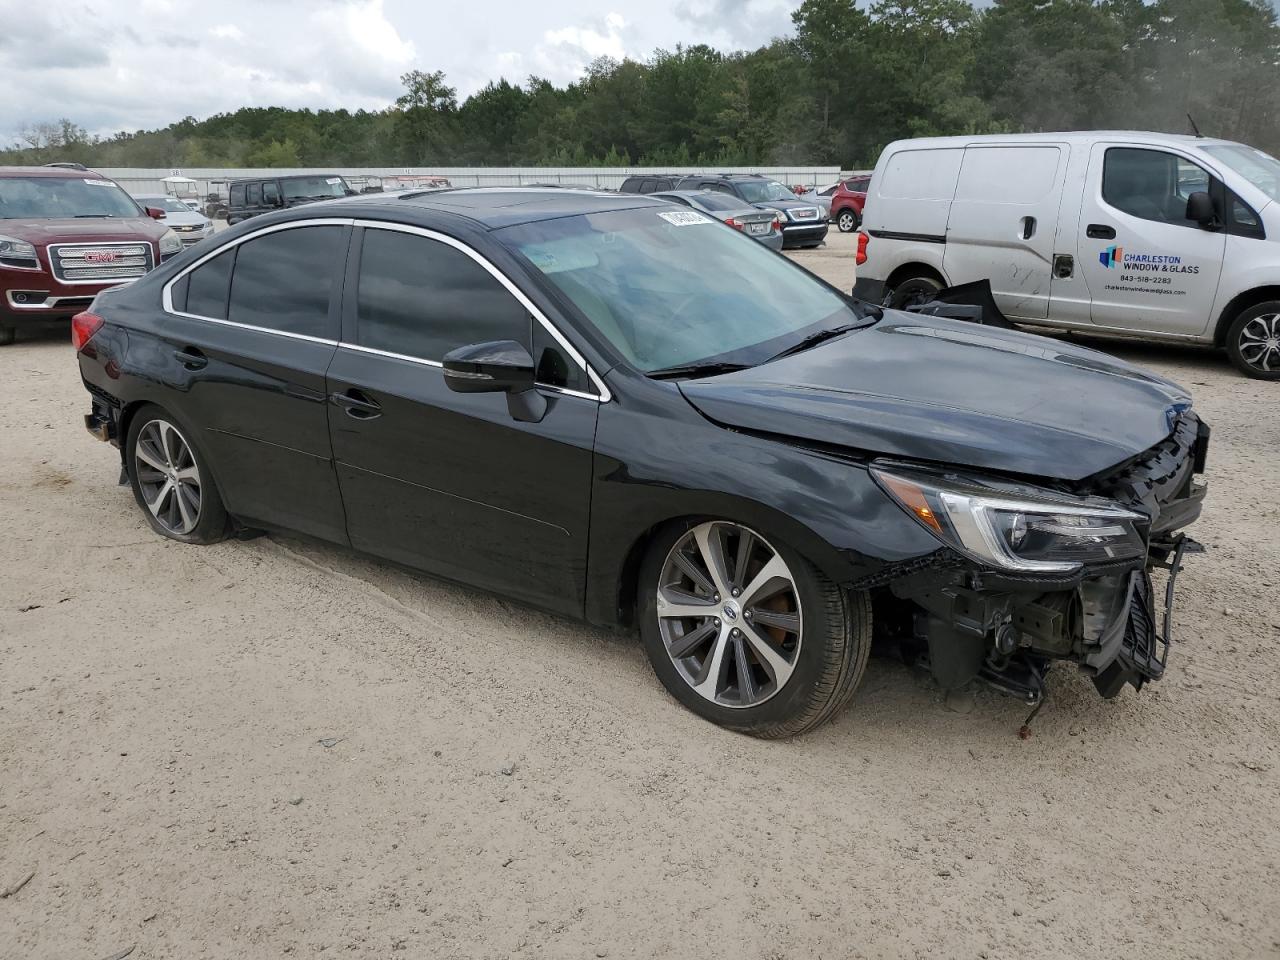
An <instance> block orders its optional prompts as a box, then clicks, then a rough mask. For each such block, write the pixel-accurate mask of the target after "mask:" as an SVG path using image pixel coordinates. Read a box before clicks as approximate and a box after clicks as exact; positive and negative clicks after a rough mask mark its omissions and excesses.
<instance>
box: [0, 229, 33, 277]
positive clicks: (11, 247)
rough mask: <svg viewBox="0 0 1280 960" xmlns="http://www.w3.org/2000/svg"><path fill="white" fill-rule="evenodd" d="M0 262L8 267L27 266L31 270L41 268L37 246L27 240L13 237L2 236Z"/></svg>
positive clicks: (0, 238) (0, 239) (0, 240)
mask: <svg viewBox="0 0 1280 960" xmlns="http://www.w3.org/2000/svg"><path fill="white" fill-rule="evenodd" d="M0 264H3V265H4V266H6V267H26V268H27V269H29V270H37V269H39V268H40V261H39V260H37V259H36V248H35V247H34V246H32V245H31V244H29V243H27V241H25V240H15V239H14V238H13V237H0Z"/></svg>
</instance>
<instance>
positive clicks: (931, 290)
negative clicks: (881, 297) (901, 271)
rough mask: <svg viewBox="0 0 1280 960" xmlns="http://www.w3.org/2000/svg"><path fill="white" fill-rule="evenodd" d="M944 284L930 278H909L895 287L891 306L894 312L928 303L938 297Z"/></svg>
mask: <svg viewBox="0 0 1280 960" xmlns="http://www.w3.org/2000/svg"><path fill="white" fill-rule="evenodd" d="M941 289H942V284H941V283H939V282H938V281H937V280H935V279H934V278H933V277H929V276H923V275H922V276H917V277H907V278H906V279H905V280H902V281H900V282H899V283H898V284H897V285H895V286H894V288H893V291H892V292H891V293H890V294H889V306H890V307H892V308H893V309H894V310H906V309H907V308H908V307H915V306H919V305H920V304H922V303H928V302H929V301H930V300H932V299H933V298H934V297H936V296H937V295H938V291H939V290H941Z"/></svg>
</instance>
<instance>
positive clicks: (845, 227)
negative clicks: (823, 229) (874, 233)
mask: <svg viewBox="0 0 1280 960" xmlns="http://www.w3.org/2000/svg"><path fill="white" fill-rule="evenodd" d="M859 223H860V221H859V219H858V214H857V211H855V210H849V209H847V208H846V209H844V210H841V211H840V212H839V213H838V214H836V226H837V227H839V229H840V232H841V233H853V231H855V230H857V229H858V224H859Z"/></svg>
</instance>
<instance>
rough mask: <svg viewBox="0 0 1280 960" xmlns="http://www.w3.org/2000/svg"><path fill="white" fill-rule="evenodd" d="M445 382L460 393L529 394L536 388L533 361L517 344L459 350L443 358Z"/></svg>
mask: <svg viewBox="0 0 1280 960" xmlns="http://www.w3.org/2000/svg"><path fill="white" fill-rule="evenodd" d="M444 382H445V383H447V384H448V385H449V389H450V390H456V391H457V392H458V393H500V392H502V391H509V392H519V391H521V390H529V389H532V387H533V357H531V356H529V351H528V350H526V349H525V348H524V347H523V346H521V345H520V344H518V343H516V342H515V341H514V340H495V341H492V342H489V343H473V344H470V345H469V346H465V347H458V348H457V349H456V350H450V351H449V352H448V353H446V354H445V355H444Z"/></svg>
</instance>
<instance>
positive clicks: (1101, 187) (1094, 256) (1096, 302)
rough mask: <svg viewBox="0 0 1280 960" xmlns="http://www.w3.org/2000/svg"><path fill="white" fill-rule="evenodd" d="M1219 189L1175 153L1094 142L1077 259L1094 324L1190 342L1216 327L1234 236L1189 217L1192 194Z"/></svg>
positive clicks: (1209, 177)
mask: <svg viewBox="0 0 1280 960" xmlns="http://www.w3.org/2000/svg"><path fill="white" fill-rule="evenodd" d="M1220 189H1221V187H1220V185H1219V181H1218V180H1217V178H1216V177H1214V176H1213V174H1211V173H1210V172H1209V171H1208V170H1206V169H1205V168H1204V167H1202V166H1200V164H1198V163H1196V162H1195V161H1193V160H1192V159H1191V158H1190V157H1187V156H1183V155H1182V154H1180V153H1177V152H1175V151H1174V150H1172V149H1167V148H1165V147H1162V146H1156V145H1138V144H1124V143H1114V142H1113V143H1096V144H1094V145H1093V149H1092V151H1091V153H1090V157H1089V175H1088V180H1087V181H1086V183H1085V189H1084V197H1083V198H1082V200H1081V205H1080V224H1079V231H1080V234H1079V238H1078V243H1079V248H1078V249H1079V255H1078V256H1077V258H1076V261H1077V264H1078V266H1077V273H1078V274H1080V276H1081V277H1082V278H1083V279H1084V281H1085V283H1086V284H1087V285H1088V288H1089V297H1090V300H1091V306H1090V315H1091V317H1092V320H1093V322H1094V323H1095V324H1097V325H1098V326H1100V327H1111V328H1115V329H1121V330H1135V331H1136V330H1141V331H1147V332H1151V333H1171V334H1180V335H1183V336H1196V335H1199V334H1202V333H1204V332H1205V331H1206V330H1208V328H1209V324H1210V322H1211V319H1212V314H1213V302H1214V297H1215V296H1216V294H1217V291H1218V279H1219V277H1220V276H1221V274H1222V261H1223V256H1224V254H1225V252H1226V240H1227V238H1226V232H1225V231H1224V230H1222V229H1216V230H1206V229H1205V228H1204V227H1202V226H1201V225H1200V224H1198V223H1196V222H1195V221H1192V220H1188V219H1187V218H1186V213H1187V197H1189V196H1190V195H1191V194H1192V193H1194V192H1197V191H1201V190H1204V191H1217V190H1220Z"/></svg>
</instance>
